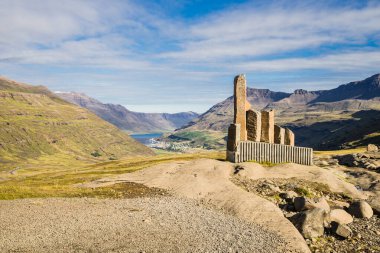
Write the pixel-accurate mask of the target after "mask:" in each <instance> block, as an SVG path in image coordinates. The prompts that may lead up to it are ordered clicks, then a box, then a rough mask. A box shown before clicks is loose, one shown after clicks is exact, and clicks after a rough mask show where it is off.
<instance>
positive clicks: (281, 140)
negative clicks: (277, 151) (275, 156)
mask: <svg viewBox="0 0 380 253" xmlns="http://www.w3.org/2000/svg"><path fill="white" fill-rule="evenodd" d="M274 143H277V144H282V145H284V144H285V129H284V128H282V127H280V126H278V125H274Z"/></svg>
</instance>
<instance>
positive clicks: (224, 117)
mask: <svg viewBox="0 0 380 253" xmlns="http://www.w3.org/2000/svg"><path fill="white" fill-rule="evenodd" d="M379 82H380V74H376V75H373V76H371V77H369V78H367V79H365V80H362V81H356V82H350V83H348V84H343V85H340V86H338V87H337V88H335V89H331V90H319V91H307V90H304V89H297V90H295V91H294V92H293V93H284V92H273V91H270V90H263V89H254V88H247V99H248V101H249V102H250V103H251V105H252V107H253V108H254V109H256V110H261V109H269V108H272V109H275V113H276V118H275V119H276V123H277V124H279V125H286V126H287V127H289V128H291V129H293V130H294V131H295V134H296V144H298V145H306V146H311V147H324V148H327V147H328V148H331V147H339V146H341V145H343V146H344V145H345V143H344V142H340V143H338V142H339V141H335V142H334V141H332V142H331V143H330V144H328V145H322V146H321V145H320V144H321V143H322V142H323V141H322V140H321V139H319V138H314V136H313V138H308V137H307V136H308V135H309V134H310V136H311V135H312V134H316V133H315V132H314V131H313V129H314V128H315V127H316V128H318V126H320V123H321V122H327V123H326V124H328V123H329V122H330V123H331V122H333V121H342V122H341V123H339V124H335V126H338V125H339V126H340V127H342V125H341V124H353V123H352V121H350V120H352V119H353V120H356V121H358V120H359V119H358V118H357V117H355V115H354V114H355V113H357V112H359V111H364V113H362V114H360V115H361V118H360V120H359V121H361V122H369V121H367V120H366V119H365V117H366V116H369V115H372V114H367V113H365V111H368V110H375V111H377V110H380V84H379ZM232 120H233V97H232V96H231V97H229V98H227V99H226V100H224V101H222V102H220V103H218V104H216V105H214V106H213V107H211V108H210V109H209V110H208V111H207V112H206V113H204V114H202V115H200V116H199V117H198V118H196V119H195V120H193V121H191V122H190V123H189V124H187V125H186V126H184V127H182V128H181V129H179V130H178V131H177V132H175V133H174V135H176V134H177V135H183V132H194V131H205V130H207V131H211V132H213V131H222V132H226V131H227V128H228V125H229V124H230V123H231V122H232ZM356 121H355V122H356ZM375 125H376V127H377V128H378V131H379V132H380V124H375ZM310 126H313V127H314V128H313V127H310ZM330 126H331V125H330ZM329 129H330V128H329ZM369 129H372V130H373V127H370V128H369ZM301 130H302V132H300V131H301ZM330 130H331V129H330ZM330 130H326V131H330ZM335 130H337V129H335ZM308 131H309V132H308ZM331 131H333V130H331ZM180 133H181V134H180ZM338 133H339V132H338ZM213 134H214V133H213ZM366 134H370V133H366ZM214 135H215V134H214ZM319 135H320V134H319ZM326 135H328V132H326V133H325V135H324V136H326ZM297 136H300V138H297ZM302 136H303V137H302ZM357 138H358V139H360V138H359V137H357ZM362 138H364V135H363V136H362ZM338 139H339V138H336V140H338ZM339 140H341V139H339ZM355 143H359V142H358V141H356V142H355Z"/></svg>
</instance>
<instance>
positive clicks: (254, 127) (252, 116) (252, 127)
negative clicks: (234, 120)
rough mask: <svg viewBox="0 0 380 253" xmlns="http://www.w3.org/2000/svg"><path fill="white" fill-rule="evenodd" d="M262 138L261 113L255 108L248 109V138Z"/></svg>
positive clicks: (253, 139) (250, 139)
mask: <svg viewBox="0 0 380 253" xmlns="http://www.w3.org/2000/svg"><path fill="white" fill-rule="evenodd" d="M260 138H261V113H260V112H258V111H255V110H248V111H247V139H248V140H249V141H260Z"/></svg>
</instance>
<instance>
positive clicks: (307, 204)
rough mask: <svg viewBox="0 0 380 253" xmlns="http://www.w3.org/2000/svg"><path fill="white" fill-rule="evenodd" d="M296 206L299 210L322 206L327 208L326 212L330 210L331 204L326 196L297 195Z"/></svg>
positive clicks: (324, 208)
mask: <svg viewBox="0 0 380 253" xmlns="http://www.w3.org/2000/svg"><path fill="white" fill-rule="evenodd" d="M294 208H295V209H296V211H298V212H299V211H303V210H311V209H314V208H321V209H323V210H325V211H326V213H328V212H330V206H329V204H328V203H327V201H326V199H325V198H324V197H321V198H314V199H309V198H305V197H296V198H294Z"/></svg>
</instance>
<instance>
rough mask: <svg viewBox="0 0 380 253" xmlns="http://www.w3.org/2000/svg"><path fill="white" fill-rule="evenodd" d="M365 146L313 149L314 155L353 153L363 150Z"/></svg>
mask: <svg viewBox="0 0 380 253" xmlns="http://www.w3.org/2000/svg"><path fill="white" fill-rule="evenodd" d="M365 151H366V148H365V147H359V148H353V149H340V150H327V151H316V150H315V151H314V155H347V154H353V153H362V152H365Z"/></svg>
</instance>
